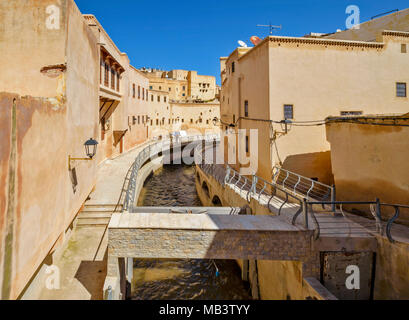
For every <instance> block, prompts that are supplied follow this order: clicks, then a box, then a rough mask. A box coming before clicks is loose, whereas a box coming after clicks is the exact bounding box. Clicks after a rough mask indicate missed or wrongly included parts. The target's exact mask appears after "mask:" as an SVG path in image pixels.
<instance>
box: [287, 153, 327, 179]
mask: <svg viewBox="0 0 409 320" xmlns="http://www.w3.org/2000/svg"><path fill="white" fill-rule="evenodd" d="M283 169H286V170H289V171H292V172H295V173H297V174H299V175H302V176H305V177H307V178H312V179H314V180H317V179H318V181H319V182H322V183H325V184H328V185H332V184H333V183H334V175H333V174H332V167H331V152H330V151H326V152H314V153H304V154H296V155H291V156H288V157H287V158H286V159H285V161H284V163H283Z"/></svg>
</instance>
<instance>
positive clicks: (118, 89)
mask: <svg viewBox="0 0 409 320" xmlns="http://www.w3.org/2000/svg"><path fill="white" fill-rule="evenodd" d="M116 77H117V78H116V91H118V92H119V91H121V87H120V78H119V73H117V74H116Z"/></svg>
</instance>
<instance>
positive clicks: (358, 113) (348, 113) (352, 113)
mask: <svg viewBox="0 0 409 320" xmlns="http://www.w3.org/2000/svg"><path fill="white" fill-rule="evenodd" d="M362 114H363V112H362V111H341V116H343V117H345V116H362Z"/></svg>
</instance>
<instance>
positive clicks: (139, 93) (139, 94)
mask: <svg viewBox="0 0 409 320" xmlns="http://www.w3.org/2000/svg"><path fill="white" fill-rule="evenodd" d="M140 98H141V86H138V99H140Z"/></svg>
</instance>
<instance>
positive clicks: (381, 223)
mask: <svg viewBox="0 0 409 320" xmlns="http://www.w3.org/2000/svg"><path fill="white" fill-rule="evenodd" d="M306 203H307V206H306V210H308V207H310V210H312V207H311V206H313V205H331V206H336V207H337V206H338V207H340V211H341V213H342V214H344V213H343V210H342V206H344V205H369V206H370V211H371V213H372V216H373V218H374V219H375V230H373V231H375V232H376V233H379V234H380V235H383V234H384V233H385V234H386V236H387V238H388V240H389V241H390V242H392V243H394V242H395V240H394V239H393V237H392V225H393V223H395V222H396V220H397V219H398V218H399V215H400V211H401V209H409V206H407V205H402V204H391V203H382V202H380V200H379V199H376V200H375V201H333V202H331V201H329V202H328V201H307V202H306ZM382 207H392V208H394V215H393V216H392V217H391V218H390V219H386V218H385V217H383V216H382ZM365 219H366V218H365ZM372 225H373V224H372ZM365 227H369V228H368V229H371V226H368V225H366V226H365Z"/></svg>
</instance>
